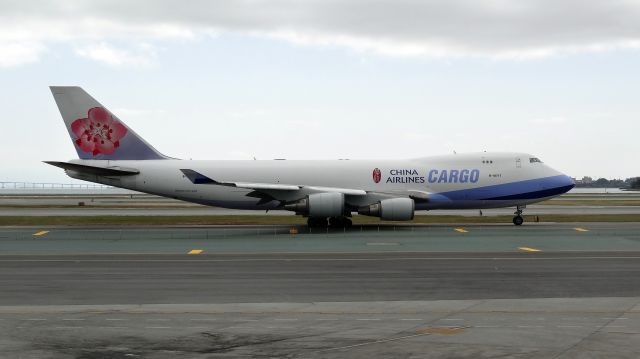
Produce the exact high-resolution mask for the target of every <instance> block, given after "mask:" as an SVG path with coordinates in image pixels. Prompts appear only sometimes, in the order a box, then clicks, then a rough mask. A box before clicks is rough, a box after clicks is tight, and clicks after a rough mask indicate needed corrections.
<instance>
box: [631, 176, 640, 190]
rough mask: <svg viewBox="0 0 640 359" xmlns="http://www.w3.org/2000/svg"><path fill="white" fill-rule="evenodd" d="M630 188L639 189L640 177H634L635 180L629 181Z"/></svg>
mask: <svg viewBox="0 0 640 359" xmlns="http://www.w3.org/2000/svg"><path fill="white" fill-rule="evenodd" d="M631 188H633V189H640V177H636V178H635V179H633V180H631Z"/></svg>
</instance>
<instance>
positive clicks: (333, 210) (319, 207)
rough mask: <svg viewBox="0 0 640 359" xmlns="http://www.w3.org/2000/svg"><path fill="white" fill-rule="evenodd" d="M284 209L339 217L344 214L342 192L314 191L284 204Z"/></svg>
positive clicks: (313, 214) (310, 215) (318, 215)
mask: <svg viewBox="0 0 640 359" xmlns="http://www.w3.org/2000/svg"><path fill="white" fill-rule="evenodd" d="M284 209H286V210H289V211H295V212H296V214H302V215H305V216H309V217H325V218H326V217H340V216H343V215H344V194H342V193H336V192H329V193H314V194H310V195H308V196H307V197H305V198H303V199H301V200H298V201H296V202H294V203H290V204H285V206H284Z"/></svg>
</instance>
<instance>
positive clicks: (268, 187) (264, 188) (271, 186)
mask: <svg viewBox="0 0 640 359" xmlns="http://www.w3.org/2000/svg"><path fill="white" fill-rule="evenodd" d="M180 171H182V173H184V175H185V176H186V177H187V178H188V179H189V180H190V181H191V182H192V183H194V184H214V185H218V186H229V187H237V188H246V189H252V190H254V191H258V192H268V194H269V195H270V196H273V192H276V191H287V192H290V191H299V190H302V189H305V190H307V191H310V192H337V193H343V194H345V195H348V196H364V195H366V194H367V191H364V190H361V189H352V188H337V187H322V186H305V185H292V184H280V183H251V182H228V181H216V180H214V179H212V178H209V177H207V176H205V175H203V174H201V173H199V172H196V171H194V170H192V169H181V170H180Z"/></svg>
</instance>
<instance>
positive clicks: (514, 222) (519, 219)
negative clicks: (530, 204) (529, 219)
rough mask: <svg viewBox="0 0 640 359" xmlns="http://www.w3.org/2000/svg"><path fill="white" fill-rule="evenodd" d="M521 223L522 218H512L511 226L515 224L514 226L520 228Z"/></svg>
mask: <svg viewBox="0 0 640 359" xmlns="http://www.w3.org/2000/svg"><path fill="white" fill-rule="evenodd" d="M523 222H524V218H522V216H515V217H513V224H515V225H516V226H521V225H522V223H523Z"/></svg>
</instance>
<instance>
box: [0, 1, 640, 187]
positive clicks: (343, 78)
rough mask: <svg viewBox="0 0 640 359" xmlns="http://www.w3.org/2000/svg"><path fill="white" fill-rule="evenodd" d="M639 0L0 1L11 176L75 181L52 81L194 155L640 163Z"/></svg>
mask: <svg viewBox="0 0 640 359" xmlns="http://www.w3.org/2000/svg"><path fill="white" fill-rule="evenodd" d="M639 19H640V2H637V1H615V0H613V1H611V0H610V1H600V2H593V1H589V2H586V1H578V0H576V1H557V0H556V1H511V0H505V1H502V0H500V1H451V0H448V1H441V2H435V1H401V0H389V1H346V0H342V1H328V0H319V1H294V0H291V1H286V0H283V1H256V0H253V1H188V2H185V1H158V0H153V1H151V0H148V1H130V0H128V1H117V0H108V1H19V0H17V1H5V0H0V84H1V86H0V98H1V100H0V104H1V106H0V109H2V114H1V116H0V121H1V124H2V141H1V142H0V150H1V151H2V154H3V160H2V169H1V170H0V181H36V182H50V181H53V182H66V183H69V182H72V180H71V179H69V178H67V177H66V176H64V174H63V172H62V171H60V170H59V169H57V168H50V166H47V165H45V164H42V163H41V162H40V161H42V160H68V159H72V158H76V153H75V150H74V148H73V146H72V143H71V140H70V139H69V137H68V135H67V132H66V130H65V129H64V127H63V123H62V120H61V118H60V115H59V113H58V110H57V108H56V106H55V103H54V101H53V98H52V97H51V94H50V92H49V89H48V86H49V85H79V86H82V87H84V88H85V90H87V91H88V92H89V93H91V94H92V95H93V96H94V97H95V98H96V99H98V100H99V101H100V102H102V104H103V105H105V106H107V107H108V108H109V109H110V110H111V111H112V112H114V113H115V114H116V115H118V116H119V117H120V119H122V120H123V121H125V122H126V123H127V124H128V125H129V126H130V127H132V128H133V129H134V130H135V131H136V132H138V133H139V134H140V135H142V136H143V137H144V138H145V139H146V140H147V141H148V142H150V143H151V144H152V145H154V146H155V147H156V148H157V149H158V150H160V151H161V152H163V153H165V154H167V155H170V156H173V157H178V158H193V159H252V158H253V157H254V156H255V157H257V158H258V159H272V158H289V159H331V158H352V159H365V158H366V159H375V158H385V159H387V158H410V157H423V156H428V155H436V154H445V153H452V152H453V151H454V150H455V151H457V152H458V153H460V152H471V151H484V150H486V151H522V152H530V153H534V154H536V155H538V156H539V157H540V158H541V159H542V160H543V161H545V162H546V163H548V164H549V165H551V166H552V167H555V168H557V169H559V170H561V171H563V172H566V173H567V174H569V175H571V176H574V177H582V176H585V175H590V176H594V177H609V178H626V177H631V176H638V175H640V161H639V160H638V156H639V155H640V140H639V139H638V135H639V134H640V124H639V123H640V121H639V120H640V21H639Z"/></svg>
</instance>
